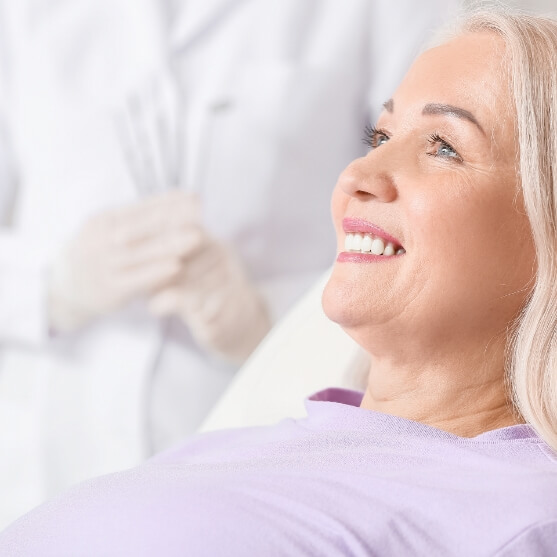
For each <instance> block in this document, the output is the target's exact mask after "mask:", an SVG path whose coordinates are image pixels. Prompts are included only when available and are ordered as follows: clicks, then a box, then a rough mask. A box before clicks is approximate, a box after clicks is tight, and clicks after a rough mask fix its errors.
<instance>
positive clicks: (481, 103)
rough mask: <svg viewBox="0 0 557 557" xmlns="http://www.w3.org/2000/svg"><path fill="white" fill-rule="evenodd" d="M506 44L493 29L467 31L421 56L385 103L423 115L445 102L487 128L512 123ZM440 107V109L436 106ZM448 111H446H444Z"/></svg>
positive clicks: (503, 129) (497, 128) (490, 130)
mask: <svg viewBox="0 0 557 557" xmlns="http://www.w3.org/2000/svg"><path fill="white" fill-rule="evenodd" d="M511 105H512V103H511V87H510V79H509V74H508V71H507V69H506V60H505V48H504V44H503V41H502V39H501V38H500V37H499V36H497V35H496V34H495V33H488V32H481V33H480V32H478V33H465V34H462V35H459V36H457V37H455V38H454V39H452V40H451V41H449V42H447V43H444V44H442V45H439V46H436V47H434V48H432V49H430V50H427V51H426V52H424V53H423V54H422V55H421V56H419V57H418V58H417V59H416V61H415V62H414V63H413V64H412V66H411V67H410V69H409V71H408V73H407V75H406V77H405V78H404V79H403V81H402V83H401V85H400V86H399V88H398V89H397V91H396V92H395V94H394V96H393V99H392V100H390V101H389V102H388V104H387V107H388V108H389V109H390V112H393V114H398V115H401V116H403V115H402V114H400V112H401V111H402V112H405V111H406V112H412V113H413V114H419V115H421V114H422V113H423V112H424V109H425V110H426V111H427V107H428V106H429V107H431V106H434V107H442V106H449V107H453V108H455V109H456V110H453V114H452V115H455V113H457V112H459V113H460V115H462V114H464V115H467V116H468V119H469V120H470V121H471V122H472V123H476V124H477V125H478V127H480V128H482V129H483V130H484V132H485V133H487V134H492V133H497V134H498V133H508V132H509V131H510V130H509V129H508V128H509V126H510V127H512V126H514V110H512V109H511V108H512V106H511ZM440 112H442V111H440ZM445 112H448V111H445Z"/></svg>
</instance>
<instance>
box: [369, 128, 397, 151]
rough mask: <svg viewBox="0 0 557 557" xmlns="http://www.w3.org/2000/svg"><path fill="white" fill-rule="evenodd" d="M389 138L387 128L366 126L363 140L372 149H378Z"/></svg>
mask: <svg viewBox="0 0 557 557" xmlns="http://www.w3.org/2000/svg"><path fill="white" fill-rule="evenodd" d="M389 139H390V138H389V134H388V133H387V132H386V131H385V130H382V129H378V128H376V127H375V126H366V127H365V129H364V137H363V142H364V143H365V144H366V145H367V146H368V147H369V148H370V149H376V148H377V147H379V146H380V145H383V144H384V143H387V141H389Z"/></svg>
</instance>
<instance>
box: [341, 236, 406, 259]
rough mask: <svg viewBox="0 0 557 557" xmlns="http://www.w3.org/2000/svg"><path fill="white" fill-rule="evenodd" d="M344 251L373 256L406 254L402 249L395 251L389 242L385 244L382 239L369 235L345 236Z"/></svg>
mask: <svg viewBox="0 0 557 557" xmlns="http://www.w3.org/2000/svg"><path fill="white" fill-rule="evenodd" d="M344 249H345V250H346V251H359V252H360V253H372V254H373V255H387V256H390V255H395V254H396V255H401V254H403V253H406V252H405V250H404V248H399V249H397V250H395V246H394V244H393V243H391V242H387V243H385V241H384V240H383V239H382V238H378V237H374V236H371V235H369V234H358V233H356V234H347V235H346V238H345V239H344Z"/></svg>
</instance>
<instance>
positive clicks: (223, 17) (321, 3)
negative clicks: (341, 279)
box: [0, 0, 556, 527]
mask: <svg viewBox="0 0 557 557" xmlns="http://www.w3.org/2000/svg"><path fill="white" fill-rule="evenodd" d="M470 4H472V3H470V2H464V3H462V2H461V1H459V0H444V1H440V0H427V1H425V2H415V1H414V0H399V1H398V2H396V3H395V2H391V1H390V0H374V1H368V0H343V2H338V1H336V0H71V1H70V0H18V1H17V2H15V1H13V0H0V223H1V228H0V455H1V456H0V527H2V526H4V525H5V524H6V523H7V522H9V521H11V520H13V519H14V518H16V517H17V516H18V515H19V514H21V513H23V512H25V511H26V510H28V509H29V508H30V507H32V506H34V505H36V504H38V503H40V502H41V501H43V500H44V499H45V498H47V497H50V496H52V495H53V494H55V493H57V492H58V491H60V490H61V489H63V488H65V487H67V486H69V485H70V484H72V483H75V482H77V481H80V480H83V479H85V478H87V477H90V476H92V475H98V474H102V473H107V472H110V471H114V470H118V469H122V468H126V467H129V466H133V465H134V464H137V463H138V462H140V461H142V460H144V459H145V458H148V457H149V456H150V455H152V454H153V453H154V452H156V451H160V450H162V449H165V448H167V447H169V446H171V445H172V444H174V443H176V442H178V441H179V440H180V439H181V438H182V437H183V436H185V435H189V434H192V433H194V432H195V431H196V429H197V428H198V427H199V425H200V424H201V422H202V420H203V419H204V417H205V416H206V414H207V413H208V412H209V410H210V409H211V407H212V406H213V404H214V403H215V401H216V400H217V398H218V397H219V396H220V395H221V394H222V393H223V391H224V390H225V388H226V386H227V385H228V384H229V382H230V380H231V379H232V378H233V376H234V374H235V371H236V370H237V369H238V367H239V366H241V365H242V363H243V362H244V361H245V360H246V358H248V356H249V355H250V353H251V352H252V351H253V350H254V348H255V347H256V346H257V345H258V343H259V342H260V340H261V339H262V338H263V337H264V336H265V334H266V333H267V332H268V331H269V330H270V328H271V327H272V325H273V324H274V323H275V322H276V321H277V319H279V318H280V317H281V316H282V315H284V314H285V312H286V311H287V310H288V309H289V308H290V307H291V306H292V304H293V303H294V302H295V301H296V300H297V299H298V298H299V296H300V295H301V294H302V293H303V292H304V291H305V290H306V289H307V288H308V287H309V286H310V285H311V284H313V283H314V281H315V280H316V279H317V277H319V276H320V275H321V274H322V273H323V271H325V270H326V269H327V268H328V266H329V265H330V264H331V263H332V261H333V257H334V254H335V240H334V235H333V230H332V226H331V224H330V218H329V197H330V193H331V191H332V188H333V187H334V184H335V181H336V177H337V175H338V174H339V173H340V171H341V170H342V169H343V168H344V166H346V164H348V163H349V162H350V161H351V160H352V159H353V158H355V157H357V156H360V155H362V154H363V153H364V152H365V147H364V145H363V143H362V135H363V133H362V132H363V128H364V127H365V126H366V125H367V124H369V123H373V122H374V120H375V118H376V117H377V115H378V113H379V111H380V109H381V105H382V103H383V102H384V101H385V100H386V99H388V98H389V97H390V95H391V93H392V92H393V91H394V89H395V88H396V85H397V83H398V82H399V80H400V79H401V77H402V76H403V75H404V72H405V70H406V69H407V67H408V65H409V64H410V62H411V61H412V59H413V58H414V57H415V55H416V54H417V53H418V52H419V50H420V45H421V44H422V43H423V41H424V39H426V38H427V37H428V36H429V35H430V33H431V31H432V30H433V29H435V28H437V27H438V26H439V25H441V24H443V23H444V22H446V21H449V20H450V19H451V18H453V17H455V15H456V14H457V13H458V11H459V10H460V9H462V8H463V7H464V8H466V7H468V6H469V5H470ZM509 4H510V5H513V6H519V7H523V8H527V9H533V10H536V11H540V12H547V13H551V12H554V13H555V11H556V9H555V7H554V6H553V4H554V2H553V1H550V0H523V1H519V0H516V1H513V2H509Z"/></svg>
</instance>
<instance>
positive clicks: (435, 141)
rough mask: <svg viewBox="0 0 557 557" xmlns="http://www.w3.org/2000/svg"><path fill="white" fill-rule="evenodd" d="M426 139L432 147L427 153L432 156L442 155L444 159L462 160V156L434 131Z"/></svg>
mask: <svg viewBox="0 0 557 557" xmlns="http://www.w3.org/2000/svg"><path fill="white" fill-rule="evenodd" d="M428 141H429V144H430V145H431V146H432V148H433V149H432V151H431V152H429V153H428V155H431V156H433V157H443V158H446V159H455V160H456V161H459V162H462V158H461V156H460V155H459V154H458V153H457V152H456V150H455V149H454V148H453V147H452V146H451V145H450V144H449V143H447V142H446V141H445V140H444V139H443V138H442V137H440V136H439V135H438V134H436V133H434V134H432V135H430V136H429V138H428Z"/></svg>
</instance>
